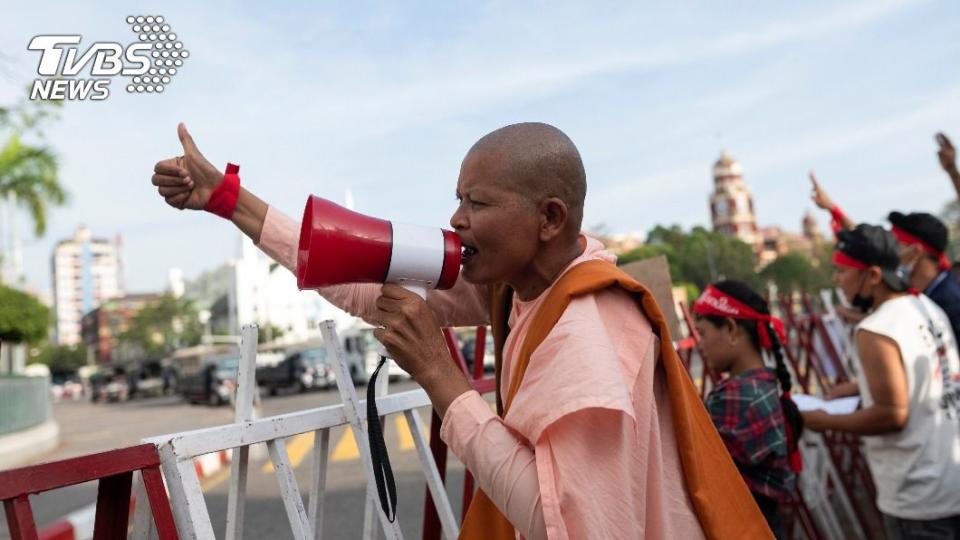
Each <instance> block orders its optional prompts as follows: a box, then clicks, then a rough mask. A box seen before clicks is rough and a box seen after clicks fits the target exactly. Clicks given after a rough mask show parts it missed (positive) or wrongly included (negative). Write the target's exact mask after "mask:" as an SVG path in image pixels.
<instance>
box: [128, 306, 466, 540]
mask: <svg viewBox="0 0 960 540" xmlns="http://www.w3.org/2000/svg"><path fill="white" fill-rule="evenodd" d="M321 329H322V332H323V338H324V342H325V345H326V348H327V352H328V356H329V358H331V359H333V361H334V368H335V369H336V372H337V387H338V388H339V391H340V396H341V398H342V401H343V402H342V403H341V404H339V405H332V406H328V407H321V408H316V409H309V410H304V411H298V412H293V413H288V414H282V415H278V416H272V417H268V418H263V419H253V418H252V413H253V401H254V399H255V394H256V378H255V370H256V346H257V327H256V326H246V327H244V329H243V333H242V340H241V357H240V367H239V370H240V371H239V377H238V380H237V399H236V402H237V407H236V414H235V417H236V422H235V423H233V424H228V425H223V426H217V427H212V428H205V429H198V430H193V431H186V432H182V433H174V434H170V435H163V436H160V437H151V438H148V439H144V442H148V443H153V444H155V445H156V446H157V449H158V452H159V454H160V461H161V468H162V469H163V475H164V478H165V480H166V484H167V489H168V490H169V492H170V502H171V505H172V507H173V516H174V520H175V521H176V523H177V529H178V530H179V533H180V537H181V538H184V539H200V540H213V539H214V538H215V535H214V531H213V526H212V525H211V523H210V514H209V512H208V510H207V506H206V502H205V501H204V498H203V493H202V491H201V489H200V481H199V478H198V477H197V473H196V470H195V468H194V464H193V458H195V457H197V456H201V455H204V454H208V453H212V452H218V451H222V450H227V449H233V450H234V453H233V460H232V463H231V479H230V493H229V497H228V503H227V526H226V533H225V534H226V536H225V537H226V538H227V539H228V540H234V539H239V538H242V537H243V518H244V506H245V502H246V480H247V471H248V467H249V464H248V461H249V448H250V446H251V445H255V444H260V443H266V445H267V450H268V452H269V456H270V460H271V461H272V462H273V467H274V473H275V475H276V478H277V482H278V483H279V486H280V496H281V497H282V499H283V503H284V508H285V509H286V513H287V518H288V521H289V522H290V527H291V530H292V532H293V537H294V538H295V539H296V540H314V539H318V538H320V537H321V533H322V530H323V526H322V520H323V506H324V488H325V485H326V474H327V465H328V450H329V443H330V429H332V428H335V427H339V426H345V425H349V426H350V427H351V428H352V432H353V436H354V439H355V440H356V443H357V447H358V448H359V449H360V457H361V461H362V464H363V467H364V470H365V472H366V478H367V497H366V500H367V503H366V509H365V511H364V538H374V537H375V536H376V534H377V528H376V526H375V523H376V517H375V516H376V515H379V520H380V525H381V527H380V530H382V531H383V532H384V534H385V536H386V537H387V538H390V539H393V538H402V535H401V533H400V527H399V521H396V520H395V521H394V522H393V523H391V522H390V521H389V520H388V519H387V516H386V515H385V514H384V513H383V511H382V510H381V509H380V507H379V504H377V503H376V501H377V497H376V486H375V483H374V476H373V465H372V462H371V459H370V452H369V450H368V448H367V435H366V423H365V419H366V412H365V411H366V400H361V399H359V398H358V397H357V393H356V390H355V389H354V387H353V382H352V380H351V378H350V371H349V367H348V365H347V360H346V355H345V354H344V351H343V347H342V345H341V343H340V341H339V339H338V338H337V333H336V326H335V324H334V322H333V321H325V322H324V323H323V325H322V328H321ZM383 379H384V381H386V379H387V377H386V376H384V377H383ZM378 386H379V385H378ZM382 388H383V389H385V386H384V387H382ZM378 393H379V392H378ZM428 405H430V399H429V398H428V397H427V394H426V392H424V391H423V390H420V389H418V390H411V391H407V392H401V393H398V394H393V395H385V396H383V397H378V398H377V409H378V411H379V413H380V414H381V415H383V417H386V416H388V415H391V414H396V413H402V414H403V415H404V416H405V418H406V421H407V424H408V425H409V426H410V431H411V434H412V436H413V439H414V443H415V445H416V450H417V456H418V457H419V459H420V463H421V467H422V469H423V471H424V474H425V476H426V480H427V486H428V489H429V490H430V494H431V495H432V497H433V500H434V501H435V505H436V510H437V514H438V515H439V516H440V522H441V526H442V529H443V533H444V536H445V537H446V538H448V539H450V540H453V539H454V538H456V537H457V535H458V534H459V525H458V521H457V519H456V517H455V516H454V513H453V509H452V508H451V506H450V500H449V498H448V497H447V492H446V489H444V485H443V481H442V480H441V479H440V473H439V471H438V470H437V465H436V463H435V462H434V460H433V455H432V454H431V453H430V448H429V443H428V441H427V440H426V437H425V436H424V429H423V423H422V421H421V419H420V416H419V414H418V413H417V409H418V408H421V407H424V406H428ZM310 431H313V432H314V435H315V436H314V448H313V460H312V472H311V489H310V500H309V502H308V504H307V506H306V507H305V506H304V504H303V498H302V496H301V494H300V490H299V488H298V487H297V481H296V478H295V476H294V470H293V467H291V465H290V461H289V459H288V457H287V450H286V444H285V442H284V439H285V438H287V437H291V436H293V435H298V434H301V433H307V432H310ZM138 489H139V486H138ZM147 508H148V506H147V505H142V504H138V505H136V514H135V516H134V533H133V537H134V538H137V539H140V540H146V539H147V538H148V537H149V533H150V530H149V528H150V520H149V516H147V515H141V514H142V511H141V509H147Z"/></svg>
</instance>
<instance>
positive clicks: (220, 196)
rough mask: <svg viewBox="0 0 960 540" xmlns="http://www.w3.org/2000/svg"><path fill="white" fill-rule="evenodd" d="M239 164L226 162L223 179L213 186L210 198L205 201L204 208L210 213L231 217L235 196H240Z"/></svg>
mask: <svg viewBox="0 0 960 540" xmlns="http://www.w3.org/2000/svg"><path fill="white" fill-rule="evenodd" d="M239 172H240V166H239V165H234V164H233V163H227V170H226V171H224V174H223V181H222V182H220V183H219V184H217V187H215V188H213V193H211V194H210V200H209V201H207V204H206V206H204V207H203V209H204V210H206V211H207V212H210V213H211V214H216V215H218V216H220V217H222V218H224V219H231V218H232V217H233V210H234V208H236V207H237V198H238V197H239V196H240V175H239V174H237V173H239Z"/></svg>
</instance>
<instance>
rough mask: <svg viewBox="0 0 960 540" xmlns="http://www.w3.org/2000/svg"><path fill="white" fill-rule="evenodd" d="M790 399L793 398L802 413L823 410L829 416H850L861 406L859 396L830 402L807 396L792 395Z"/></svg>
mask: <svg viewBox="0 0 960 540" xmlns="http://www.w3.org/2000/svg"><path fill="white" fill-rule="evenodd" d="M790 397H791V398H793V402H794V403H796V404H797V408H798V409H800V410H801V411H816V410H822V411H825V412H826V413H827V414H850V413H852V412H853V411H855V410H857V407H858V406H859V405H860V397H859V396H853V397H845V398H838V399H831V400H829V401H828V400H825V399H822V398H819V397H817V396H809V395H806V394H792V395H791V396H790Z"/></svg>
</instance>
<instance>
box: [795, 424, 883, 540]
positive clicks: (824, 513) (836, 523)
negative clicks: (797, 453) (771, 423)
mask: <svg viewBox="0 0 960 540" xmlns="http://www.w3.org/2000/svg"><path fill="white" fill-rule="evenodd" d="M800 449H801V451H802V453H803V473H801V474H799V475H797V481H798V482H800V493H801V494H802V496H803V500H804V502H805V503H806V505H807V508H809V509H810V513H811V515H812V517H813V519H814V521H816V524H817V527H818V528H819V530H820V531H821V532H822V533H823V535H824V537H825V538H828V539H830V540H846V539H848V538H851V534H852V535H853V536H852V538H856V539H857V540H866V534H864V531H863V529H862V528H861V527H860V522H859V521H858V520H857V515H856V513H855V512H854V510H853V505H852V504H851V503H850V499H849V498H848V497H847V493H846V491H845V490H844V488H843V483H842V482H841V481H840V475H839V473H838V472H837V469H836V467H834V465H833V461H832V460H831V459H830V454H829V451H828V450H827V445H826V443H825V442H824V440H823V435H821V434H819V433H815V432H812V431H809V430H808V431H805V432H804V434H803V438H802V440H801V444H800ZM831 485H832V486H833V489H832V490H828V486H831ZM837 510H840V511H841V512H842V513H843V514H844V517H845V519H844V521H843V523H845V524H846V525H847V526H846V528H844V527H843V525H842V524H841V521H840V517H841V516H840V515H838V512H837Z"/></svg>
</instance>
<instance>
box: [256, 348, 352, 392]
mask: <svg viewBox="0 0 960 540" xmlns="http://www.w3.org/2000/svg"><path fill="white" fill-rule="evenodd" d="M336 381H337V379H336V375H335V374H334V372H333V367H332V366H330V364H329V363H328V362H327V350H326V349H324V348H323V347H316V348H310V349H305V350H302V351H298V352H294V353H291V354H289V355H287V357H286V358H284V359H283V360H282V361H281V362H279V363H277V364H276V365H272V366H257V384H258V385H260V387H261V388H263V389H264V390H266V391H267V392H269V393H270V395H271V396H273V395H276V394H277V392H278V391H279V390H280V389H290V388H294V389H296V390H298V391H300V392H306V391H307V390H310V389H314V388H329V387H330V386H333V385H335V384H336Z"/></svg>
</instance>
